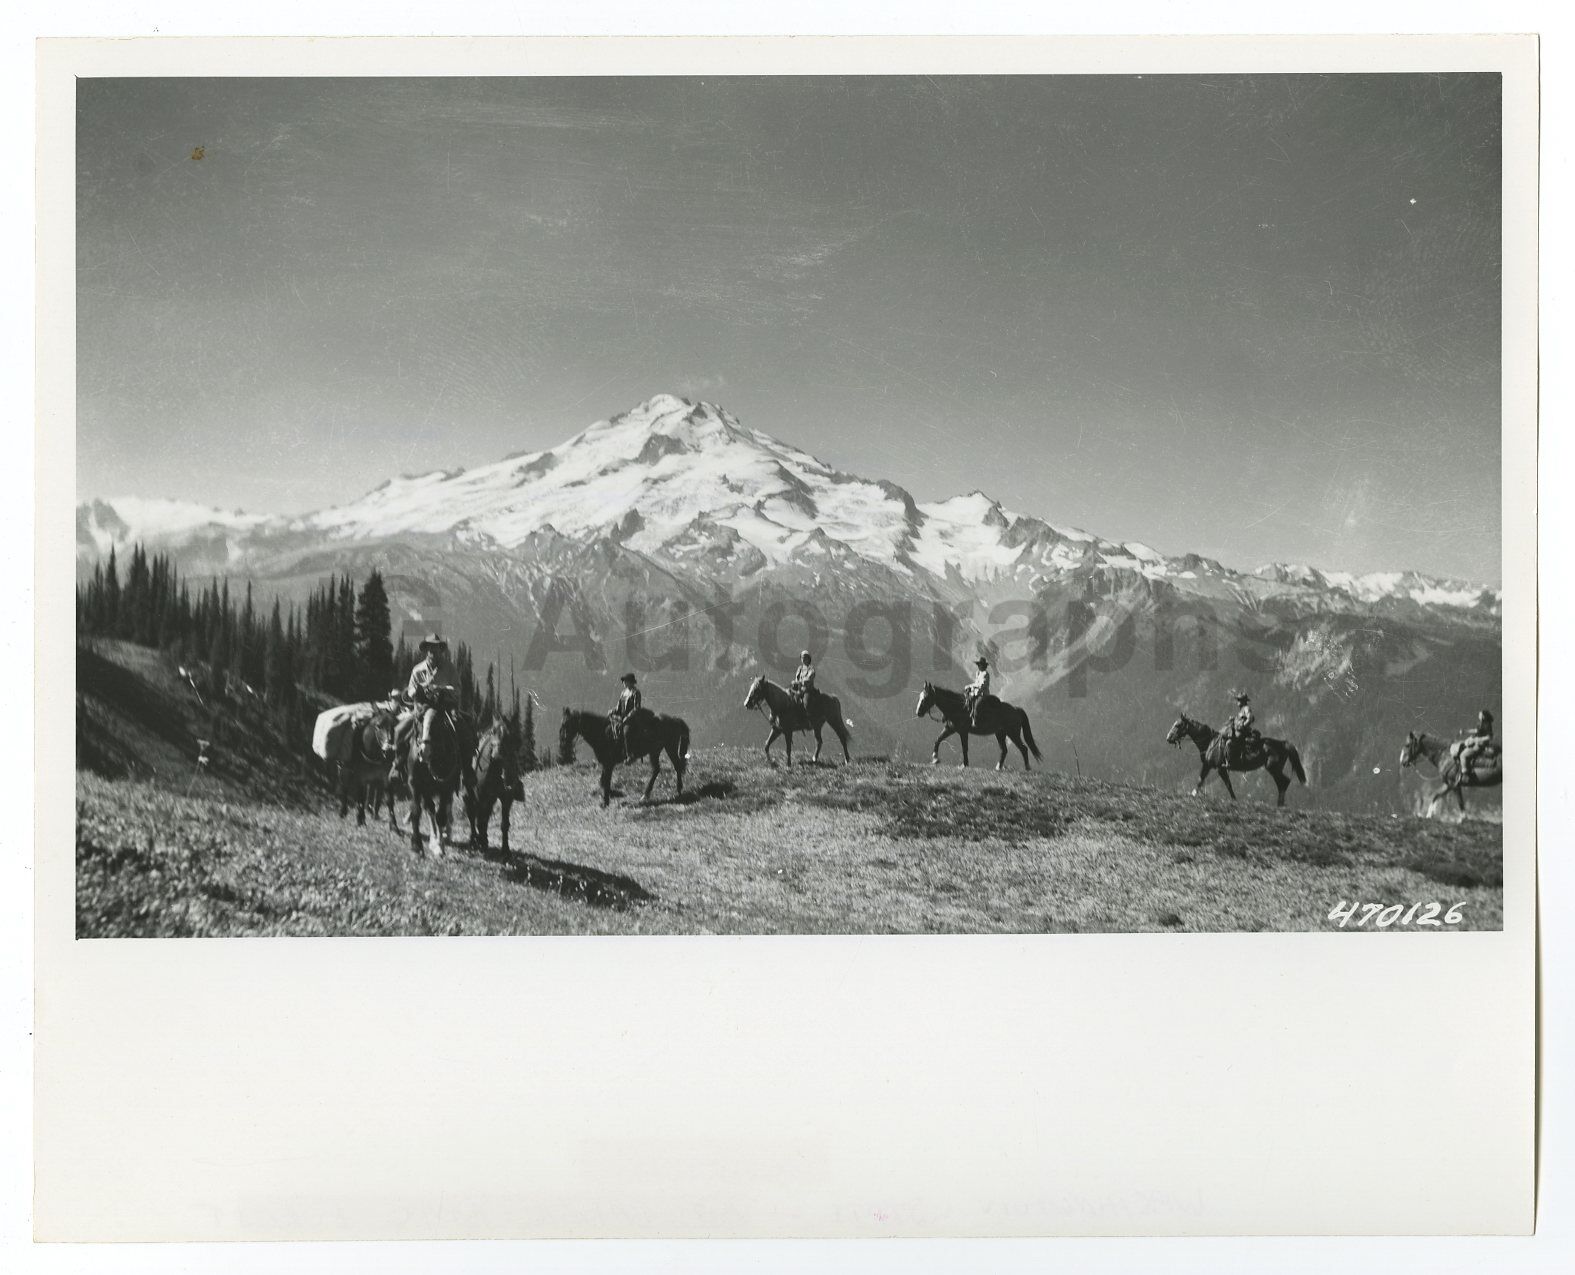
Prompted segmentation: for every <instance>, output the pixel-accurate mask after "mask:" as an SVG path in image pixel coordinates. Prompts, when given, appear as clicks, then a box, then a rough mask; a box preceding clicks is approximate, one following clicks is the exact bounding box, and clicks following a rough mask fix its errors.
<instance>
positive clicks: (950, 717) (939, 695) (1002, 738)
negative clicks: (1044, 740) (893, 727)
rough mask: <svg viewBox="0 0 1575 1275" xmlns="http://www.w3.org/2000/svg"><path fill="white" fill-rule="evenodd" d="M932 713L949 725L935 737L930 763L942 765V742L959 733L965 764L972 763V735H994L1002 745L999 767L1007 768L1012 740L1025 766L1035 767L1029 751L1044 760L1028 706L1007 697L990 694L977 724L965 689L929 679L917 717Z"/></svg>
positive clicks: (983, 705) (921, 693)
mask: <svg viewBox="0 0 1575 1275" xmlns="http://www.w3.org/2000/svg"><path fill="white" fill-rule="evenodd" d="M932 712H939V713H940V715H941V721H943V722H944V723H945V724H946V729H945V730H943V731H942V732H941V733H940V734H939V735H938V736H937V737H936V740H935V747H934V748H933V749H931V750H930V765H932V766H938V765H940V763H941V743H942V741H943V740H946V739H950V738H951V737H952V736H953V735H956V736H957V742H958V743H959V744H961V745H962V764H963V765H964V766H966V765H967V764H968V736H970V735H994V736H995V742H996V743H998V744H999V745H1000V746H1001V758H1000V760H999V761H997V762H996V763H995V768H996V769H997V770H1005V769H1006V741H1007V740H1011V741H1012V743H1014V744H1016V745H1017V751H1018V752H1020V753H1021V754H1022V755H1023V769H1024V770H1031V769H1032V767H1031V766H1029V764H1028V753H1029V751H1030V750H1032V751H1033V754H1034V756H1035V757H1038V758H1039V759H1040V760H1041V761H1042V760H1044V759H1043V757H1041V756H1040V752H1039V745H1038V744H1036V743H1034V732H1033V729H1032V728H1031V727H1030V726H1029V725H1028V713H1027V711H1026V710H1025V709H1021V708H1018V707H1017V705H1015V704H1008V703H1007V702H1006V701H1005V700H1001V699H997V698H996V697H995V696H993V695H991V696H988V697H987V698H986V699H985V700H984V701H983V702H982V703H981V704H980V705H979V716H978V722H979V724H978V725H977V726H975V725H974V724H973V719H972V718H971V717H970V716H969V713H968V706H967V703H966V701H965V700H964V699H963V694H962V692H961V691H953V690H949V689H947V688H946V687H944V686H936V685H935V684H934V683H933V682H926V683H925V684H924V689H923V690H922V691H920V692H919V706H918V707H917V708H916V709H914V710H913V715H914V716H915V717H929V716H930V715H931V713H932ZM1025 744H1026V745H1027V747H1024V745H1025Z"/></svg>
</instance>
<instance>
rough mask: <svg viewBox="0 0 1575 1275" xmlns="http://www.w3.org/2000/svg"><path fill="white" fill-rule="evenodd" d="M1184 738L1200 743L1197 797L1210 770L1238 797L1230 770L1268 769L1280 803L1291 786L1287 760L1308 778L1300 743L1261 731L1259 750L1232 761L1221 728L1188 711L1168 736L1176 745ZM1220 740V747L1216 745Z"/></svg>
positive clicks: (1300, 775)
mask: <svg viewBox="0 0 1575 1275" xmlns="http://www.w3.org/2000/svg"><path fill="white" fill-rule="evenodd" d="M1183 739H1190V740H1191V741H1192V742H1193V743H1194V744H1196V745H1197V746H1198V760H1199V761H1200V762H1201V763H1202V769H1201V770H1199V771H1198V782H1197V784H1196V785H1194V787H1193V789H1192V795H1193V796H1194V797H1196V796H1199V795H1200V794H1201V793H1202V791H1203V785H1204V784H1205V783H1206V782H1207V781H1208V777H1209V772H1210V771H1215V770H1217V771H1218V772H1219V776H1220V783H1222V784H1224V785H1225V791H1226V792H1228V793H1230V799H1231V800H1232V801H1235V800H1236V790H1235V789H1234V788H1232V787H1231V782H1230V775H1229V774H1228V773H1227V772H1228V771H1232V770H1234V771H1238V772H1241V771H1248V770H1257V769H1259V768H1260V767H1261V768H1263V769H1266V770H1267V771H1268V772H1269V774H1270V776H1271V777H1272V778H1273V779H1274V787H1275V789H1276V800H1275V803H1274V804H1275V805H1276V806H1283V805H1284V804H1285V790H1286V789H1287V788H1289V787H1290V786H1291V781H1290V779H1289V778H1287V777H1286V774H1285V763H1286V762H1290V764H1291V769H1292V770H1294V771H1295V772H1296V778H1297V779H1298V780H1299V781H1300V782H1302V783H1304V784H1305V783H1306V782H1307V773H1306V771H1304V770H1303V769H1302V755H1301V754H1300V753H1299V752H1297V751H1296V745H1295V744H1292V743H1288V742H1286V741H1285V740H1283V739H1270V738H1269V737H1268V736H1267V735H1260V736H1259V737H1258V739H1257V740H1256V748H1257V751H1256V752H1254V753H1251V754H1249V755H1248V756H1246V757H1243V758H1242V759H1241V760H1240V761H1235V762H1233V761H1230V760H1229V756H1228V752H1227V750H1226V749H1225V748H1224V746H1223V745H1224V741H1223V740H1220V739H1219V732H1218V731H1216V730H1215V729H1214V728H1213V727H1212V726H1210V725H1209V724H1208V723H1207V722H1195V721H1193V720H1192V718H1190V717H1188V716H1187V715H1186V714H1185V713H1182V714H1181V716H1179V717H1178V718H1176V724H1175V725H1174V726H1172V727H1171V728H1170V733H1169V734H1168V735H1166V736H1165V742H1166V743H1167V744H1170V745H1172V746H1173V747H1175V748H1180V747H1181V741H1182V740H1183ZM1216 743H1218V745H1219V746H1218V747H1216Z"/></svg>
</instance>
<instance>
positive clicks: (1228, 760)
mask: <svg viewBox="0 0 1575 1275" xmlns="http://www.w3.org/2000/svg"><path fill="white" fill-rule="evenodd" d="M1267 752H1268V749H1267V748H1266V747H1265V746H1264V743H1263V736H1262V735H1259V734H1257V733H1254V734H1253V735H1252V736H1250V737H1249V738H1246V739H1243V738H1242V737H1241V736H1239V735H1216V736H1215V737H1214V742H1213V743H1212V744H1210V745H1209V752H1208V760H1209V764H1210V765H1213V766H1221V767H1229V768H1231V769H1240V768H1241V767H1242V766H1245V765H1246V764H1247V763H1248V762H1250V761H1261V760H1262V759H1263V758H1264V757H1265V756H1266V755H1267Z"/></svg>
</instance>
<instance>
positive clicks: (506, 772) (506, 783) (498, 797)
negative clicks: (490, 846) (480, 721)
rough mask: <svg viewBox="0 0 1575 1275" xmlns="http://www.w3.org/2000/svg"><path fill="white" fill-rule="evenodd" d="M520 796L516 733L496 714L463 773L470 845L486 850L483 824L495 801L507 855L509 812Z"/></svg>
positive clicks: (522, 793) (522, 789) (489, 817)
mask: <svg viewBox="0 0 1575 1275" xmlns="http://www.w3.org/2000/svg"><path fill="white" fill-rule="evenodd" d="M524 800H525V785H524V784H523V783H521V782H520V770H519V736H518V734H517V733H516V732H515V730H514V727H513V723H512V722H510V720H509V719H508V718H500V719H499V720H498V721H495V722H493V723H492V725H491V726H489V727H488V728H487V729H486V730H485V731H483V732H482V735H481V738H480V739H479V740H478V741H477V743H476V751H475V753H474V754H473V760H472V762H471V764H470V766H469V767H468V768H467V771H466V775H465V814H466V817H467V818H468V819H469V820H470V846H471V849H473V850H480V851H481V852H482V853H483V854H485V853H486V852H487V828H488V825H489V824H491V822H492V807H493V805H494V804H496V805H497V806H498V818H499V821H500V824H501V827H502V831H503V845H502V852H503V854H504V855H505V856H506V855H508V853H509V812H510V810H511V809H512V808H513V806H514V803H515V802H516V801H524Z"/></svg>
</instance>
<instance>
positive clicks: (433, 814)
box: [427, 793, 443, 859]
mask: <svg viewBox="0 0 1575 1275" xmlns="http://www.w3.org/2000/svg"><path fill="white" fill-rule="evenodd" d="M427 853H428V854H430V855H431V856H432V857H433V858H434V859H441V858H442V857H443V798H442V797H441V796H439V795H437V794H436V793H433V794H431V795H429V796H428V797H427Z"/></svg>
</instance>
